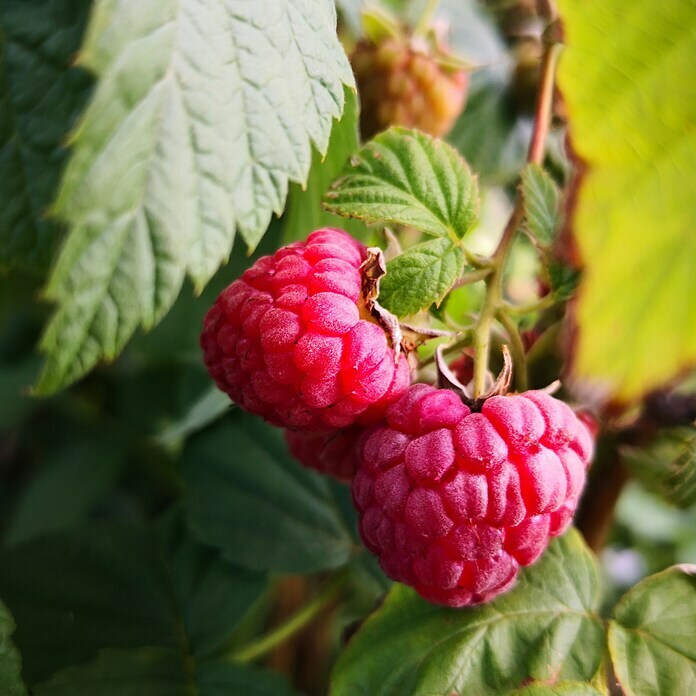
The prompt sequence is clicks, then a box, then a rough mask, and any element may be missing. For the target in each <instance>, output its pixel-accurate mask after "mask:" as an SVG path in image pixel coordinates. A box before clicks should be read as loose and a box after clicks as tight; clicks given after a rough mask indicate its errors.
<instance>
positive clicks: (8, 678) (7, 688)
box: [0, 602, 27, 696]
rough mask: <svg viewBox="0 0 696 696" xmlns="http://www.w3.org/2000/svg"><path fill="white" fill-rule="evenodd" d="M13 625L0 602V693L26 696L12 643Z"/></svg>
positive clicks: (18, 659)
mask: <svg viewBox="0 0 696 696" xmlns="http://www.w3.org/2000/svg"><path fill="white" fill-rule="evenodd" d="M14 630H15V623H14V620H13V619H12V616H11V615H10V612H9V611H7V609H6V608H5V606H4V605H3V603H2V602H0V693H1V694H3V695H4V696H26V693H27V690H26V689H25V688H24V684H23V683H22V677H21V672H22V660H21V658H20V656H19V652H17V648H15V646H14V644H13V642H12V634H13V633H14Z"/></svg>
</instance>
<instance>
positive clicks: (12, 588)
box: [0, 516, 267, 694]
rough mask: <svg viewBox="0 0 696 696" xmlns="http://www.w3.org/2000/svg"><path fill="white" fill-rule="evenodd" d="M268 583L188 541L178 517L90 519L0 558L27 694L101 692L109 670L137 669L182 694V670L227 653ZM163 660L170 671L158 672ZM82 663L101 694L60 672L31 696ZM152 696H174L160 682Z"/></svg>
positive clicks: (188, 680)
mask: <svg viewBox="0 0 696 696" xmlns="http://www.w3.org/2000/svg"><path fill="white" fill-rule="evenodd" d="M46 578H50V579H51V582H50V583H48V582H46ZM266 586H267V584H266V578H265V576H264V575H260V574H258V573H253V572H251V571H249V570H245V569H243V568H240V567H239V566H237V565H234V564H233V563H230V562H228V561H225V560H224V559H222V558H221V557H220V554H219V553H217V552H216V551H214V550H212V549H210V548H209V547H204V546H202V545H200V544H199V543H198V542H197V541H195V540H193V539H192V538H191V536H190V535H189V533H188V532H187V531H186V529H185V528H184V527H183V526H182V525H181V520H180V519H178V517H177V516H174V517H172V518H171V519H168V520H166V521H165V522H164V523H163V525H162V527H161V529H160V530H159V534H158V533H157V531H156V529H155V528H153V527H152V526H144V525H122V524H113V523H112V524H99V523H96V524H95V523H93V524H92V525H90V526H83V527H81V528H75V529H73V530H71V531H69V532H63V533H60V534H53V535H47V536H43V537H41V538H40V539H38V540H36V541H32V542H29V543H27V544H22V545H20V546H17V547H15V548H13V549H11V550H8V551H5V552H4V553H3V554H2V556H1V558H0V592H1V593H2V596H3V599H4V601H5V602H6V603H7V606H8V608H9V609H10V610H11V611H12V613H13V615H14V617H15V620H16V622H17V627H18V628H17V631H16V633H15V636H14V640H15V643H16V645H17V647H18V648H19V649H20V651H21V654H22V674H23V676H24V679H25V680H26V682H27V686H29V687H31V688H32V693H42V694H54V693H56V694H58V693H61V694H62V693H65V694H78V693H85V694H87V693H99V694H102V693H103V694H107V693H111V692H109V691H107V690H106V689H107V687H108V682H107V681H106V677H107V676H108V674H109V673H111V676H112V678H113V679H114V680H117V679H127V678H134V674H133V671H135V670H138V669H140V670H141V676H142V678H143V679H144V678H145V677H146V676H147V677H148V678H149V679H150V680H152V681H153V682H154V683H155V684H157V683H159V682H160V680H163V679H169V678H170V677H171V681H168V682H165V686H166V685H169V686H171V687H172V689H173V687H174V686H177V687H178V688H180V689H181V690H182V691H183V692H184V693H190V691H184V689H185V688H188V689H191V688H192V675H191V674H190V670H188V669H187V665H190V664H191V662H192V661H193V660H194V659H195V660H199V659H200V658H203V657H206V658H207V657H209V656H210V655H213V654H217V653H219V652H220V651H221V650H224V649H226V647H227V646H228V644H229V641H230V640H232V639H233V638H234V630H235V628H236V627H237V625H238V624H239V623H240V621H241V619H242V618H244V616H245V615H246V614H247V612H248V609H249V605H250V604H252V603H253V602H255V601H256V600H257V599H258V598H259V597H260V596H261V594H262V593H263V592H264V591H265V589H266ZM100 651H106V653H100ZM148 655H149V656H150V657H151V658H152V659H151V660H149V659H148V658H147V656H148ZM162 659H164V660H165V663H166V664H167V665H169V666H168V667H166V668H165V667H164V666H162V670H161V671H160V670H159V669H158V668H157V666H156V665H157V664H162V663H161V660H162ZM90 662H91V663H92V664H91V665H88V666H87V667H86V668H85V669H86V670H87V672H86V673H85V678H86V677H87V675H90V674H91V678H92V679H93V683H94V684H95V686H96V685H99V686H100V688H91V689H88V688H85V689H78V688H75V689H73V690H72V691H70V690H69V688H68V685H69V684H71V683H75V684H77V683H79V681H74V679H73V677H72V676H71V675H70V674H65V675H63V676H61V677H60V678H58V677H56V685H55V691H53V690H51V689H49V687H48V685H46V686H44V687H41V688H38V687H37V690H36V691H34V687H36V685H37V684H40V683H41V682H44V681H45V680H47V679H50V678H51V676H52V675H54V674H55V673H56V672H57V671H59V670H65V669H66V668H69V669H72V668H73V666H75V665H83V664H85V663H90ZM148 664H149V667H148ZM128 665H130V666H128ZM138 665H140V667H138ZM0 669H2V668H0ZM129 670H130V673H129ZM0 674H2V672H0ZM167 674H169V675H170V677H168V676H167ZM79 675H80V671H79V670H78V671H77V672H76V673H75V678H77V677H78V676H79ZM102 680H103V683H102ZM0 683H1V682H0ZM59 685H60V686H61V689H62V690H58V686H59ZM102 688H103V689H104V690H102ZM130 692H133V693H138V694H141V693H142V694H145V693H147V692H146V691H145V690H144V689H132V690H131V691H129V693H130ZM2 693H3V694H5V691H2ZM116 693H123V691H120V692H116ZM154 693H162V694H165V693H166V694H169V693H178V692H176V691H173V690H172V691H167V690H165V688H164V686H162V687H160V690H159V691H155V692H154Z"/></svg>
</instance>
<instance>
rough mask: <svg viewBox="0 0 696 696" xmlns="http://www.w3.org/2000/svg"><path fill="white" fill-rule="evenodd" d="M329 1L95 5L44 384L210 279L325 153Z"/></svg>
mask: <svg viewBox="0 0 696 696" xmlns="http://www.w3.org/2000/svg"><path fill="white" fill-rule="evenodd" d="M335 21H336V16H335V8H334V5H333V2H332V1H331V0H321V1H320V2H316V0H281V1H279V0H260V1H258V2H253V3H249V2H246V1H245V0H228V2H226V3H219V2H217V3H200V2H198V1H197V0H184V2H178V1H176V0H164V1H163V0H146V1H145V2H142V3H140V4H139V5H138V8H137V11H134V10H133V7H132V6H131V5H129V4H127V3H120V2H116V1H115V0H108V1H105V2H100V3H97V4H96V5H95V11H94V12H93V14H92V18H91V22H90V25H89V28H88V31H87V36H86V39H85V42H84V45H83V47H82V51H81V54H80V64H81V65H83V66H84V67H86V68H88V69H89V70H91V71H92V72H93V73H95V74H96V75H97V76H98V78H99V81H98V84H97V88H96V91H95V94H94V97H93V99H92V101H91V103H90V104H89V106H88V108H87V110H86V112H85V114H84V116H83V118H82V120H81V122H80V124H79V127H78V128H77V130H76V131H75V132H74V134H73V137H72V141H71V142H72V146H73V154H72V157H71V159H70V161H69V163H68V166H67V168H66V171H65V174H64V177H63V181H62V184H61V188H60V191H59V193H58V196H57V199H56V203H55V206H54V208H55V212H56V213H57V214H58V215H59V216H60V217H61V218H62V219H63V220H65V221H66V222H67V223H68V224H69V226H70V232H69V235H68V237H67V239H66V243H65V245H64V247H63V249H62V252H61V254H60V256H59V258H58V260H57V263H56V265H55V267H54V269H53V273H52V275H51V278H50V281H49V283H48V286H47V290H46V294H47V297H48V298H49V299H51V300H53V301H55V302H56V303H57V304H58V310H57V312H56V314H55V315H54V317H53V319H52V320H51V322H50V324H49V326H48V328H47V331H46V334H45V335H44V338H43V341H42V349H43V350H44V352H45V353H47V363H46V367H45V370H44V372H43V375H42V377H41V378H40V380H39V385H38V387H37V388H38V391H39V392H40V393H43V394H47V393H51V392H54V391H56V390H58V389H60V388H61V387H63V386H65V385H66V384H69V383H70V382H72V381H74V380H76V379H78V378H79V377H81V376H82V375H84V374H85V373H86V372H87V371H88V370H89V369H90V368H91V367H92V366H93V365H94V364H96V362H98V361H99V360H101V359H107V360H108V359H112V358H114V357H115V356H116V355H117V354H118V353H119V352H120V350H121V349H122V348H123V346H124V345H125V343H126V342H127V341H128V339H129V338H130V336H131V335H132V334H133V332H134V331H135V330H136V328H138V326H142V327H144V328H145V329H148V328H150V327H152V326H154V325H155V324H156V323H157V322H158V321H159V320H160V319H161V318H162V317H163V316H164V315H165V314H166V312H167V311H168V310H169V308H170V307H171V305H172V303H173V302H174V299H175V298H176V296H177V294H178V292H179V289H180V288H181V285H182V282H183V279H184V275H185V274H186V273H187V272H188V274H189V276H190V277H191V278H192V280H193V281H194V283H195V285H196V286H197V288H198V289H199V290H200V289H201V288H202V287H203V286H204V285H205V283H206V282H207V281H208V280H209V278H210V277H211V276H212V274H213V273H214V272H215V271H216V269H217V268H218V266H219V265H220V263H221V262H223V261H225V260H226V259H227V257H228V256H229V253H230V250H231V248H232V241H233V238H234V233H235V229H236V228H239V230H240V232H241V234H242V236H243V237H244V239H245V240H246V241H247V243H248V244H249V246H250V247H252V248H253V247H255V246H256V244H257V243H258V242H259V240H260V239H261V237H262V235H263V232H264V230H265V229H266V228H267V227H268V224H269V221H270V218H271V214H272V213H273V212H275V213H276V214H280V213H281V212H282V210H283V206H284V203H285V197H286V194H287V186H288V181H289V180H293V181H299V182H304V181H305V180H306V177H307V172H308V170H309V166H310V163H311V144H312V143H314V145H315V146H316V147H317V149H318V150H319V151H320V152H322V153H323V152H324V151H325V150H326V147H327V144H328V139H329V133H330V130H331V119H332V117H338V116H339V115H340V114H341V111H342V109H343V100H344V94H343V85H342V83H346V84H352V80H353V78H352V74H351V72H350V67H349V65H348V62H347V60H346V56H345V53H344V52H343V49H342V48H341V46H340V44H339V43H338V41H337V38H336V30H335Z"/></svg>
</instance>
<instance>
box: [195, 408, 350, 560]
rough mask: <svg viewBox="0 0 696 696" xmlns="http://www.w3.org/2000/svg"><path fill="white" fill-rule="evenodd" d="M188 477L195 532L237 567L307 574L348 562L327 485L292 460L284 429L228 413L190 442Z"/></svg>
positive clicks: (344, 534)
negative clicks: (237, 564)
mask: <svg viewBox="0 0 696 696" xmlns="http://www.w3.org/2000/svg"><path fill="white" fill-rule="evenodd" d="M231 452H234V457H231V456H230V453H231ZM183 473H184V480H185V483H186V496H187V510H188V517H189V520H190V522H191V525H192V527H193V529H194V530H195V532H196V533H197V535H198V536H199V537H200V538H201V539H202V540H203V541H205V542H206V543H208V544H211V545H213V546H215V547H217V548H220V549H222V551H223V554H224V555H225V556H226V557H228V558H231V559H234V560H235V562H237V563H241V564H242V565H245V566H247V567H249V568H252V569H254V570H273V571H277V572H288V573H304V572H311V571H315V570H322V569H324V568H335V567H337V566H341V565H343V564H345V563H346V562H347V561H348V559H349V556H350V553H351V548H352V545H353V542H352V541H351V537H350V531H349V529H348V526H347V524H346V522H345V520H344V519H343V517H342V516H341V514H340V513H339V511H338V509H337V507H336V500H335V497H334V495H333V493H332V489H331V487H330V485H329V482H328V481H327V480H326V479H325V478H323V477H322V476H321V475H319V474H315V473H314V472H311V471H308V470H306V469H303V468H302V467H300V466H299V465H298V464H297V462H295V461H294V460H293V459H292V458H291V457H290V455H289V453H288V450H287V447H286V445H285V442H284V441H283V436H282V431H281V430H280V429H278V428H272V427H271V426H269V425H266V424H265V423H264V422H262V421H261V420H260V419H259V418H257V417H254V416H249V415H247V414H243V413H240V412H238V413H235V414H233V415H230V416H229V417H227V418H224V419H222V420H220V421H218V422H217V423H216V424H215V425H214V426H213V427H211V428H210V429H209V430H205V431H203V432H201V433H199V434H198V435H196V436H194V437H193V438H191V439H190V440H189V441H188V442H187V446H186V448H185V450H184V471H183Z"/></svg>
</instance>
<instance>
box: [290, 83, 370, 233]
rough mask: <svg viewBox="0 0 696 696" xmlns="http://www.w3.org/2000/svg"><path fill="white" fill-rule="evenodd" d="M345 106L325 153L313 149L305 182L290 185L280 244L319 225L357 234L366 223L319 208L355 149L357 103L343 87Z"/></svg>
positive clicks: (358, 142)
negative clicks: (302, 184) (324, 154)
mask: <svg viewBox="0 0 696 696" xmlns="http://www.w3.org/2000/svg"><path fill="white" fill-rule="evenodd" d="M345 93H346V105H345V108H344V109H343V117H342V118H341V120H340V121H334V124H333V128H332V129H331V138H330V139H329V147H328V149H327V151H326V156H325V157H321V155H320V154H319V153H318V152H316V150H315V152H314V154H313V157H312V166H311V167H310V170H309V177H308V178H307V185H306V186H305V187H302V186H300V185H299V184H292V185H291V186H290V191H289V193H288V204H287V206H286V208H285V214H284V215H283V234H282V238H281V244H289V243H290V242H294V241H297V240H301V239H304V238H305V237H306V236H307V235H308V234H309V233H310V232H312V231H313V230H318V229H319V228H321V227H340V228H342V229H345V230H347V231H348V232H351V233H352V234H354V235H356V236H360V235H361V234H364V232H365V225H364V224H363V223H361V222H359V221H358V220H346V219H345V218H343V219H342V218H340V217H338V216H336V215H333V214H332V213H329V212H327V211H326V210H324V209H323V208H322V207H321V200H322V197H323V196H324V193H326V190H327V189H328V188H329V185H330V184H331V182H332V181H333V180H334V179H335V178H336V177H337V176H338V175H339V174H340V173H341V171H342V169H343V166H344V165H345V163H346V161H347V160H348V158H349V157H350V156H351V155H352V154H354V153H355V152H357V151H358V149H359V147H360V140H359V139H358V104H357V98H356V95H355V92H353V91H352V90H350V89H348V88H346V89H345Z"/></svg>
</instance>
